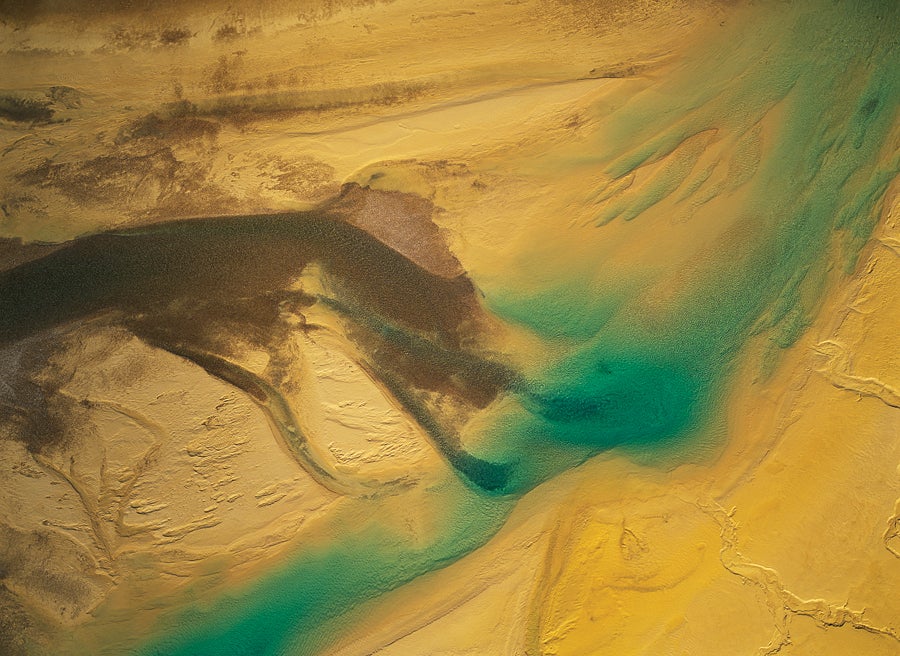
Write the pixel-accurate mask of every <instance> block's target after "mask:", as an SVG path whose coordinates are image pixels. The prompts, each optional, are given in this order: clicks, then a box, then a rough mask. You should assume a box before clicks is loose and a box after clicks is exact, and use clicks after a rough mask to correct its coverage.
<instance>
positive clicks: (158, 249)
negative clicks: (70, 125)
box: [0, 190, 512, 492]
mask: <svg viewBox="0 0 900 656" xmlns="http://www.w3.org/2000/svg"><path fill="white" fill-rule="evenodd" d="M366 192H367V193H380V192H371V191H369V190H366ZM40 255H41V254H39V253H29V258H28V259H27V261H22V260H20V262H21V263H20V264H18V265H17V266H13V267H12V268H10V269H8V270H6V271H0V345H2V344H9V343H12V342H15V341H18V340H21V339H23V338H26V337H28V336H31V335H35V334H40V333H42V332H44V331H50V330H52V329H55V328H58V327H64V326H67V325H71V324H76V323H79V322H83V321H85V320H87V319H89V318H92V317H98V316H103V317H106V318H107V319H108V320H112V321H113V322H116V323H119V324H121V325H123V326H125V327H127V328H128V329H129V330H131V331H132V332H133V333H134V334H135V335H137V336H138V337H140V338H141V339H143V340H144V341H146V342H147V343H149V344H151V345H153V346H155V347H158V348H162V349H165V350H167V351H169V352H171V353H173V354H176V355H178V356H180V357H183V358H186V359H188V360H190V361H192V362H194V363H196V364H198V365H199V366H201V367H203V368H204V369H205V370H206V371H207V372H209V373H210V374H211V375H213V376H216V377H218V378H220V379H221V380H224V381H225V382H227V383H229V384H231V385H234V386H236V387H238V388H241V389H243V390H244V391H246V392H247V393H248V394H249V395H250V396H251V397H252V398H253V399H254V400H255V402H256V403H257V404H259V405H260V407H261V408H262V409H263V410H264V412H265V413H266V414H267V416H268V417H269V419H270V421H271V422H272V423H273V427H274V428H276V429H277V431H278V433H279V434H280V435H281V436H282V438H284V440H285V442H286V443H287V444H288V445H289V447H290V448H291V450H292V451H293V452H294V453H295V454H296V455H297V457H298V459H299V460H300V462H301V464H303V466H304V467H305V468H306V469H307V470H308V471H309V472H310V474H311V475H313V476H314V477H315V478H316V479H317V480H319V482H320V483H322V484H323V485H325V486H326V487H330V489H333V490H334V491H343V492H346V491H348V490H350V489H351V488H352V487H353V486H348V485H347V484H346V482H342V481H339V480H338V479H337V478H336V477H335V476H334V474H333V473H332V472H329V471H327V469H325V468H323V467H322V465H321V464H320V463H317V462H316V461H315V458H314V457H313V456H312V454H311V453H310V451H309V448H308V445H307V444H306V442H305V439H304V438H303V436H302V435H301V434H300V427H299V426H298V425H297V422H296V419H295V417H294V415H293V411H292V410H291V408H290V406H289V404H288V402H287V401H286V400H285V399H284V397H283V396H282V395H281V394H280V393H279V392H278V391H277V387H278V384H279V380H277V379H275V380H266V379H265V377H266V374H263V375H256V374H252V373H251V372H249V371H247V370H245V369H243V368H241V367H240V365H239V364H237V363H236V362H235V361H234V359H235V358H229V356H230V355H232V353H231V349H232V348H233V345H234V344H235V342H237V341H244V342H247V341H249V342H251V343H254V344H256V345H257V346H258V347H260V348H263V349H265V350H267V351H268V352H269V353H270V355H273V356H276V357H274V358H273V360H277V359H278V358H277V356H278V351H279V349H280V348H283V344H284V337H285V331H287V330H290V328H289V327H288V326H287V325H286V324H285V323H284V322H283V321H281V320H280V314H281V312H282V309H283V307H284V306H285V304H289V305H293V306H294V307H296V306H297V305H299V306H301V307H302V306H303V305H309V304H311V303H313V302H315V301H316V299H314V298H313V297H310V296H308V295H305V294H303V293H302V292H297V291H295V290H294V289H293V288H292V285H293V283H294V282H295V281H296V279H297V277H298V276H300V275H301V273H302V272H303V270H304V268H305V267H306V266H307V265H308V264H310V263H313V262H316V263H318V264H320V265H321V268H322V270H323V278H324V280H323V282H324V283H325V284H326V286H328V287H329V288H333V289H334V292H335V293H334V295H335V297H336V299H335V301H336V303H337V305H336V306H335V307H334V309H341V308H343V309H344V312H343V315H344V316H345V318H348V319H349V320H350V323H351V324H352V325H353V326H354V328H353V329H352V330H351V332H352V333H353V334H352V335H351V337H353V338H354V339H357V338H358V341H359V344H360V347H361V349H362V350H363V353H364V354H365V355H366V357H367V358H369V359H370V360H371V363H372V364H371V365H370V366H369V369H370V370H372V371H374V372H375V375H376V377H379V378H380V379H381V380H382V381H384V382H386V384H387V387H388V388H389V389H390V391H391V392H392V393H393V394H394V395H395V397H396V399H397V401H398V402H399V403H401V404H402V405H403V406H404V407H405V408H406V410H407V411H408V412H409V413H410V414H411V415H412V416H413V417H414V418H416V419H417V420H418V421H419V422H420V423H421V424H422V425H423V427H424V428H425V429H426V430H427V432H428V433H429V435H431V436H432V439H433V440H434V441H435V442H436V444H437V446H438V449H439V451H440V452H441V453H442V454H443V455H444V456H445V457H446V458H447V460H448V461H449V462H450V464H451V465H453V467H454V468H455V469H456V470H457V471H458V472H459V473H460V474H461V475H462V476H464V477H465V478H466V479H467V480H469V481H471V482H472V483H474V484H475V485H477V486H479V487H481V488H482V489H484V490H492V491H493V490H497V489H499V488H501V487H503V485H504V483H503V481H502V480H501V479H502V478H503V477H502V476H500V474H499V473H498V472H499V471H500V470H499V469H498V470H497V471H493V469H492V468H496V467H499V468H501V469H502V466H500V465H491V463H484V462H482V461H478V460H477V459H476V458H473V457H472V456H471V455H469V454H467V453H466V452H465V450H464V449H462V447H461V446H460V445H459V440H458V438H457V437H455V434H454V433H453V431H452V430H451V429H450V428H448V427H447V426H446V425H445V424H446V422H445V421H442V420H441V419H439V418H437V417H436V416H435V415H434V412H433V411H432V409H431V408H429V407H427V406H426V405H425V404H424V403H422V402H421V401H420V400H419V399H421V398H422V397H423V392H438V393H439V394H442V395H449V396H451V397H453V398H454V399H456V401H457V402H458V403H460V404H462V405H464V406H465V407H470V408H480V407H484V406H485V405H486V404H487V403H489V402H490V401H491V400H492V399H493V398H495V397H496V395H497V394H499V393H500V392H501V391H502V390H503V389H504V388H505V387H506V386H507V385H508V384H509V382H510V381H511V380H512V374H511V373H510V372H509V371H507V370H506V369H504V368H503V367H502V366H500V365H497V364H495V363H491V362H489V361H488V360H486V359H484V358H482V357H480V356H478V355H475V354H473V353H470V352H467V351H466V350H464V349H463V347H462V344H465V343H471V341H472V338H473V337H476V335H474V334H473V330H474V329H473V328H471V326H472V325H473V324H477V323H478V321H477V319H478V317H479V314H480V312H481V307H480V305H479V303H478V300H477V298H476V291H475V288H474V286H473V285H472V283H471V281H469V280H468V278H466V277H465V276H462V275H460V276H457V277H454V278H445V277H441V276H438V275H435V274H432V273H429V272H428V271H426V270H425V269H423V268H422V267H420V266H418V265H417V264H415V263H414V262H412V261H410V260H409V259H407V258H406V257H404V256H403V255H401V254H399V253H398V252H396V251H395V250H393V249H392V248H390V247H389V246H387V245H385V244H384V243H382V242H380V241H378V240H377V239H375V238H374V237H372V236H371V235H369V234H368V233H366V232H365V231H363V230H361V229H359V228H356V227H354V226H352V225H349V224H347V223H346V222H344V221H342V220H340V219H336V218H334V217H332V216H330V215H329V214H328V212H327V209H326V210H325V211H318V212H306V213H289V214H269V215H254V216H243V217H220V218H207V219H194V220H189V221H176V222H171V223H166V224H159V225H154V226H151V227H147V228H140V229H132V230H124V231H117V232H107V233H101V234H96V235H90V236H86V237H82V238H79V239H76V240H74V241H72V242H70V243H67V244H64V245H61V246H58V247H56V248H55V250H48V252H47V253H46V254H44V255H43V256H40ZM35 256H36V257H35ZM31 258H33V259H31ZM349 308H354V311H353V312H350V311H349ZM473 319H474V321H473ZM357 327H358V330H357V329H356V328H357ZM385 353H393V354H394V355H395V357H388V358H385V357H384V354H385ZM422 372H426V373H427V375H422ZM388 380H389V381H390V383H387V381H388ZM292 429H293V430H292ZM488 470H490V471H488Z"/></svg>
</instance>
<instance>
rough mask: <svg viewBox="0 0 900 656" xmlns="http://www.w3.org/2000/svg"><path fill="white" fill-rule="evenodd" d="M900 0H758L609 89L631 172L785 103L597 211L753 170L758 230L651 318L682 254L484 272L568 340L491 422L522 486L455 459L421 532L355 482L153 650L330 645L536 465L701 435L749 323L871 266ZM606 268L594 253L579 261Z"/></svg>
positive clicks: (600, 154) (450, 554) (493, 519)
mask: <svg viewBox="0 0 900 656" xmlns="http://www.w3.org/2000/svg"><path fill="white" fill-rule="evenodd" d="M898 7H900V5H898V4H897V3H893V2H891V3H883V4H882V5H876V4H875V3H859V4H857V5H853V4H852V3H830V2H819V3H808V4H807V5H806V6H804V7H798V6H783V5H774V4H773V5H771V6H766V7H760V8H757V9H756V10H755V13H754V12H749V11H748V12H747V15H748V16H755V17H756V18H755V20H756V21H757V22H753V23H748V24H743V25H731V26H728V27H727V28H723V31H722V37H721V40H719V41H718V42H711V43H710V44H708V46H705V47H704V48H703V50H702V53H701V54H700V56H698V57H696V59H693V60H690V61H688V62H687V63H686V64H685V65H684V66H683V67H682V68H681V69H679V71H677V72H676V73H675V74H673V75H672V76H671V77H670V78H667V79H666V80H664V81H662V82H660V83H659V87H658V89H656V92H654V93H645V94H640V95H639V96H637V97H635V98H633V99H632V100H631V101H629V102H628V103H627V104H626V105H624V106H623V107H622V108H620V109H619V110H617V111H616V112H614V113H612V114H611V115H608V114H602V113H601V109H600V108H598V110H597V111H598V117H600V118H602V120H603V121H604V125H606V126H608V128H609V129H608V130H607V133H608V134H612V135H615V136H616V138H615V139H609V138H608V134H607V138H604V140H603V141H602V142H598V143H597V144H595V153H596V154H595V156H594V160H595V162H598V163H600V164H603V165H604V166H605V170H606V171H607V172H608V174H609V175H611V176H613V177H621V176H626V175H628V174H629V173H630V172H632V171H634V170H635V169H636V168H637V167H639V166H641V165H642V164H645V163H647V162H649V161H653V160H654V159H658V158H660V157H663V156H665V155H666V154H668V153H671V152H673V151H674V150H675V149H676V148H677V147H678V146H679V144H682V143H683V142H684V141H685V139H687V138H689V137H691V136H693V135H698V134H700V133H703V132H704V131H708V130H716V131H717V132H716V135H717V138H732V139H733V140H734V142H735V144H736V146H735V148H734V150H733V152H735V153H739V154H740V153H745V152H751V151H752V150H753V148H752V145H750V146H748V143H749V142H748V137H747V136H746V135H748V134H750V133H751V131H752V130H753V128H754V126H755V125H757V123H758V122H759V121H760V119H762V118H763V117H765V116H766V115H768V114H769V113H770V112H774V111H777V112H779V116H781V117H782V118H781V120H780V122H779V123H778V127H777V130H776V131H775V133H774V135H773V136H774V140H772V139H770V140H769V141H768V142H767V143H765V145H764V150H763V151H762V157H761V159H760V160H759V161H758V162H754V161H753V160H752V157H751V158H749V159H747V158H743V159H740V158H739V161H738V163H737V164H736V168H735V169H734V174H733V175H732V176H730V178H729V182H730V185H731V186H730V187H720V188H717V189H716V188H711V187H710V184H709V181H710V180H711V179H712V178H711V177H710V175H709V173H708V172H704V171H702V170H695V167H693V166H683V165H680V166H675V167H671V168H669V169H667V171H666V174H665V176H664V177H663V178H662V179H660V180H659V181H658V183H656V184H654V185H651V186H650V187H648V192H647V195H645V196H644V197H642V198H641V199H640V200H639V202H638V203H637V204H631V205H628V206H622V207H615V208H614V210H611V211H609V212H607V213H606V214H604V215H602V216H600V217H598V221H597V227H596V230H600V231H602V230H604V228H605V227H606V226H608V225H610V224H611V222H619V221H630V222H631V223H632V224H634V225H637V224H638V223H639V222H641V221H642V220H644V219H645V217H646V216H647V213H651V212H653V211H654V208H655V207H656V206H657V205H658V204H659V203H660V202H661V201H662V200H663V199H665V198H669V197H679V198H681V199H683V200H684V202H685V203H689V202H692V201H698V202H700V201H703V200H704V199H707V200H708V199H711V198H714V197H715V194H716V193H725V192H727V191H728V190H729V189H730V190H732V191H733V190H734V189H737V188H741V189H742V190H743V191H745V192H746V199H747V201H746V203H745V204H743V205H742V207H741V209H740V212H741V216H740V217H738V218H739V219H740V221H739V222H738V223H741V224H742V225H744V226H745V232H744V233H741V235H739V237H738V238H736V240H737V241H736V243H735V244H734V245H733V246H734V247H733V248H731V249H729V250H728V251H727V252H721V253H718V254H715V253H714V254H713V255H711V256H710V257H709V259H708V261H704V262H701V263H699V264H700V265H701V271H702V275H700V276H698V277H694V278H691V279H690V287H689V289H686V290H685V293H684V294H682V295H680V296H679V297H678V298H677V300H676V301H673V302H672V304H671V305H670V306H669V307H668V308H667V311H666V312H665V313H664V314H662V315H661V316H658V317H656V318H655V319H654V322H653V325H652V326H648V325H647V324H646V322H645V321H644V320H643V319H644V318H643V317H642V316H640V315H636V314H635V313H634V312H628V311H626V309H627V308H628V307H632V308H634V307H640V305H639V304H637V305H630V306H629V302H633V301H635V299H637V300H638V301H639V300H640V297H641V294H642V293H644V292H645V291H646V290H647V289H649V285H650V283H653V282H659V276H666V275H675V274H676V273H677V272H665V271H663V272H659V273H657V274H655V275H656V276H657V278H656V279H654V280H649V281H643V282H635V281H633V280H622V281H621V284H619V281H615V280H613V281H609V282H608V283H607V284H606V285H605V286H604V287H599V288H598V287H597V286H595V285H590V284H585V283H584V281H583V280H580V279H579V278H578V277H577V274H575V276H574V277H573V274H572V271H571V270H569V269H560V270H558V271H552V270H551V271H546V272H545V274H546V277H547V278H549V279H552V280H554V281H555V282H554V283H553V284H552V285H550V286H548V287H547V288H546V289H544V290H537V291H535V290H533V289H531V290H524V289H523V290H518V291H515V290H513V291H510V290H509V289H504V290H503V292H502V293H501V292H499V291H498V290H493V289H490V288H485V289H484V291H485V293H486V295H487V298H486V303H487V305H488V307H490V308H491V309H492V310H493V311H494V312H496V313H497V315H498V316H500V317H501V318H503V319H505V320H507V321H509V322H510V323H514V324H517V325H519V326H522V327H524V328H525V329H526V330H529V331H531V332H532V333H533V334H534V335H536V336H537V337H539V338H541V339H544V340H547V341H556V342H558V343H559V344H560V347H559V348H558V349H557V352H558V353H559V356H558V357H556V358H555V359H554V360H553V361H549V362H538V363H535V364H534V366H533V367H531V370H532V371H531V372H530V373H529V375H528V376H527V377H526V378H523V379H522V380H521V381H520V382H518V383H516V384H515V385H514V386H513V388H512V389H511V390H510V391H509V396H508V398H507V402H506V403H504V404H500V405H499V406H498V410H497V412H496V414H495V416H494V417H493V418H492V421H491V422H490V424H489V426H488V427H487V428H486V429H485V430H484V433H483V434H482V435H481V436H480V439H479V443H478V448H477V450H476V452H475V455H476V456H478V457H480V458H483V459H485V460H488V461H492V462H496V463H503V464H506V465H509V466H510V467H511V468H512V471H513V475H512V477H511V478H510V480H509V483H508V484H507V486H506V488H504V489H502V490H498V491H494V492H492V493H488V492H485V491H481V490H478V489H477V488H472V487H470V486H466V485H464V484H463V483H462V482H461V481H456V480H452V479H451V482H449V483H448V484H447V487H446V488H445V489H441V490H435V491H433V492H431V493H429V495H427V496H426V499H425V502H424V505H423V506H422V508H423V510H421V511H416V510H415V509H414V508H413V509H410V510H409V512H435V513H437V514H438V516H439V517H440V519H441V521H440V524H441V527H440V528H439V529H438V530H437V532H436V535H435V536H434V537H433V538H432V539H430V540H429V541H428V542H427V543H425V544H420V545H414V544H413V543H412V541H411V538H410V537H409V536H408V535H405V534H403V533H402V532H399V531H392V530H389V529H387V528H384V527H382V526H380V525H379V523H378V517H379V516H382V517H383V516H385V515H384V514H385V513H387V514H390V513H396V512H397V508H396V506H395V505H390V504H387V502H385V501H384V500H377V499H374V500H358V501H354V502H351V503H350V504H349V505H348V506H346V507H345V509H344V510H342V511H340V512H339V513H337V514H336V515H335V516H334V517H333V518H332V519H331V520H329V523H328V526H327V527H325V529H324V531H323V532H324V534H325V535H330V536H332V540H331V542H330V543H328V544H325V545H324V546H321V547H316V548H314V549H308V550H304V551H303V552H301V553H298V554H297V555H296V556H295V557H294V559H293V561H292V562H291V563H290V564H289V565H287V566H286V567H284V568H281V569H279V570H278V571H275V572H273V573H272V574H271V575H270V576H268V577H266V578H265V579H264V580H261V581H259V582H257V583H256V584H255V585H253V586H250V587H248V588H247V589H243V590H236V591H235V592H234V593H233V595H232V596H230V597H228V598H226V599H221V600H219V601H216V602H214V603H213V604H212V605H210V606H208V607H205V608H203V609H200V607H199V606H198V607H196V608H195V609H193V610H192V611H190V612H189V613H187V614H184V615H182V616H179V617H178V618H172V617H170V618H169V619H168V620H167V623H166V624H165V625H164V626H163V627H161V635H160V637H159V638H158V639H157V640H156V641H154V642H153V643H152V644H151V645H148V646H147V647H145V648H144V649H143V650H142V651H141V653H144V654H167V655H169V654H171V655H175V654H178V655H182V654H183V655H191V656H194V655H197V654H221V655H226V654H242V655H246V654H261V655H262V654H267V655H268V654H273V655H274V654H282V653H292V654H307V653H309V654H311V653H317V652H319V651H321V650H323V649H324V648H325V647H326V646H327V644H328V641H329V635H331V636H333V635H336V634H339V632H340V617H341V616H342V613H345V612H346V611H348V610H349V609H351V608H352V607H354V605H356V604H358V603H360V602H361V601H364V600H367V599H372V598H374V597H376V596H378V595H379V594H382V593H384V592H386V591H388V590H391V589H394V588H396V587H398V586H400V585H402V584H403V583H405V582H407V581H409V580H411V579H413V578H415V577H416V576H419V575H421V574H423V573H425V572H427V571H431V570H433V569H437V568H440V567H443V566H445V565H446V564H448V563H450V562H453V561H454V560H456V559H458V558H459V557H461V556H463V555H465V554H466V553H468V552H470V551H472V550H473V549H476V548H478V547H479V546H480V545H482V544H484V542H485V541H486V540H488V539H489V538H490V537H491V535H493V534H494V533H495V532H496V531H497V530H498V529H499V527H500V526H501V525H502V523H503V521H504V518H505V517H506V515H507V513H508V512H509V510H510V508H511V507H512V504H513V503H514V501H515V499H516V498H517V497H518V496H520V495H521V494H523V493H525V492H526V491H528V490H530V489H532V488H533V487H534V486H535V485H538V484H539V483H541V482H542V481H545V480H547V479H548V478H549V477H552V476H554V475H556V474H558V473H559V472H561V471H564V470H566V469H567V468H570V467H572V466H575V465H577V464H578V463H580V462H583V461H584V460H585V459H587V458H589V457H591V456H592V455H594V454H597V453H599V452H602V451H604V450H607V449H610V448H613V447H617V446H628V447H630V448H635V447H639V448H645V449H652V448H654V446H655V445H659V444H663V443H668V442H671V441H673V440H678V439H684V437H685V436H687V435H689V434H691V432H692V431H693V430H696V429H697V427H698V426H700V425H702V424H703V422H704V421H707V420H708V419H709V417H710V416H712V415H713V414H714V412H715V410H716V409H717V407H719V404H720V403H721V399H722V394H723V391H724V390H726V389H727V386H728V383H729V375H730V373H731V371H732V368H733V363H734V361H735V358H736V357H737V355H738V354H739V353H740V352H741V349H742V347H743V346H744V345H745V344H746V343H747V341H748V340H749V339H751V338H754V337H756V338H760V337H762V338H765V339H767V340H768V341H769V343H770V347H771V349H770V352H771V353H772V354H776V355H777V352H778V350H779V349H783V348H785V347H787V346H790V345H791V344H793V343H794V342H795V341H796V340H797V339H798V337H799V336H800V335H801V334H802V332H803V330H804V329H805V327H806V326H807V325H808V324H809V322H810V321H811V317H812V314H813V313H814V311H815V309H816V307H817V303H818V302H819V301H820V299H821V295H822V292H823V290H824V286H825V281H826V278H827V276H828V275H829V272H831V271H834V270H840V271H848V270H851V269H852V267H853V266H854V264H855V262H856V259H857V257H858V254H859V252H860V249H861V247H862V246H863V244H864V243H865V241H866V240H867V239H868V236H869V235H870V233H871V230H872V228H873V226H874V224H875V222H876V221H877V217H878V213H879V210H880V202H881V198H882V196H883V194H884V192H885V189H886V187H887V185H888V183H889V182H890V180H891V179H893V177H895V176H896V175H897V173H898V170H900V159H898V155H897V151H896V148H893V149H892V146H891V143H889V142H888V140H889V139H890V138H891V130H892V129H894V126H895V125H896V120H897V112H898V101H900V75H898V74H897V71H898V70H900V49H898V43H897V39H898V37H897V33H898V30H897V29H896V26H898V25H900V9H898ZM605 134H606V133H605ZM635 144H638V146H635ZM893 145H894V146H896V143H895V144H893ZM747 161H749V162H750V163H749V164H746V162H747ZM741 162H745V163H744V164H741ZM742 166H743V168H741V167H742ZM563 229H564V228H563V227H562V226H561V227H560V230H563ZM525 259H526V260H528V259H529V258H525ZM532 261H534V260H532ZM598 264H599V263H598ZM590 269H591V263H590V262H587V263H585V262H580V263H579V268H578V270H579V271H580V272H583V271H586V270H590ZM511 275H513V274H512V273H511ZM477 282H478V281H476V283H477ZM773 357H774V356H773Z"/></svg>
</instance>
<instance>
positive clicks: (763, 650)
mask: <svg viewBox="0 0 900 656" xmlns="http://www.w3.org/2000/svg"><path fill="white" fill-rule="evenodd" d="M697 507H698V508H700V509H701V510H702V511H703V512H705V513H706V514H707V515H709V516H710V517H711V518H713V520H715V522H716V523H717V524H718V525H719V527H720V529H721V533H720V536H721V540H722V547H721V549H720V550H719V560H720V561H721V563H722V566H723V567H724V568H725V569H726V570H728V571H729V572H731V573H732V574H734V575H735V576H738V577H740V578H741V579H742V580H743V581H745V582H747V583H751V584H753V585H755V586H757V587H759V588H760V589H761V590H762V592H763V594H764V595H765V599H766V606H768V608H769V610H770V611H771V612H772V615H773V619H774V621H775V628H774V633H773V636H772V639H771V640H770V641H769V642H768V643H767V644H766V645H764V646H763V647H760V649H759V653H760V655H761V656H771V655H772V654H777V653H779V652H780V651H781V649H782V648H783V647H785V646H787V645H790V644H791V631H790V622H791V619H792V617H793V616H797V615H803V616H806V617H809V618H811V619H812V620H813V621H814V622H816V624H818V625H819V626H821V627H822V628H825V629H828V628H834V627H842V626H850V627H852V628H854V629H859V630H861V631H866V632H868V633H872V634H875V635H881V636H885V637H887V638H892V639H893V640H895V641H897V642H900V632H898V630H897V629H895V628H894V627H892V626H876V625H875V624H873V623H871V622H869V621H868V620H867V619H866V617H865V613H866V610H865V609H863V610H852V609H850V608H848V606H847V604H846V603H845V604H842V605H838V604H833V603H829V602H828V601H826V600H825V599H803V598H801V597H799V596H797V595H796V594H794V593H793V592H791V591H790V590H788V589H787V588H786V587H785V586H784V583H782V581H781V577H780V575H779V574H778V572H777V571H776V570H774V569H772V568H771V567H766V566H765V565H760V564H758V563H754V562H752V561H750V560H749V559H748V558H746V557H745V556H744V555H743V554H742V553H741V552H740V551H738V548H737V543H738V535H737V530H738V526H739V525H738V523H737V522H736V521H735V520H734V514H735V510H736V509H735V508H731V509H730V510H725V508H723V507H722V506H721V505H719V504H718V503H716V502H715V501H711V502H709V503H707V504H703V503H700V502H698V503H697Z"/></svg>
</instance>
